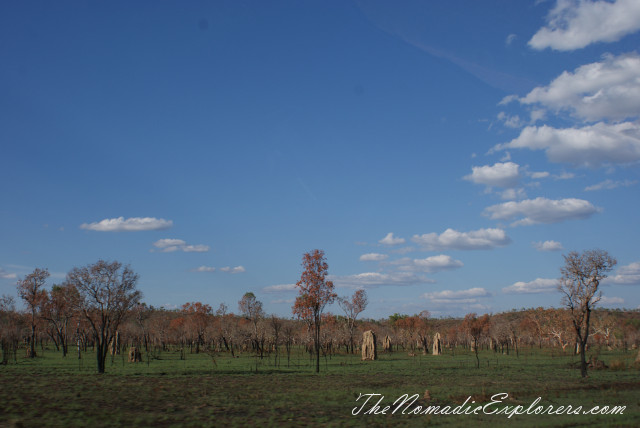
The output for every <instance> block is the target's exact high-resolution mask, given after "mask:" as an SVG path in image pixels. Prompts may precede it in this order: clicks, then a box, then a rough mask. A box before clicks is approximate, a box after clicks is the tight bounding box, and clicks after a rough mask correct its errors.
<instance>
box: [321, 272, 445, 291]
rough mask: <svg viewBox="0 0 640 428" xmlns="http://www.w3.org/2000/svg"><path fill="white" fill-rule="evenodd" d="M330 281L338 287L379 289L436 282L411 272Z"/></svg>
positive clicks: (341, 277)
mask: <svg viewBox="0 0 640 428" xmlns="http://www.w3.org/2000/svg"><path fill="white" fill-rule="evenodd" d="M328 279H329V280H331V281H333V283H334V284H335V285H336V286H337V287H344V288H367V287H378V286H384V285H414V284H426V283H433V282H435V281H434V280H432V279H430V278H426V277H424V276H421V275H416V274H414V273H410V272H394V273H380V272H365V273H359V274H356V275H346V276H333V275H330V276H329V277H328Z"/></svg>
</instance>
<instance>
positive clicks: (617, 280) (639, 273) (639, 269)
mask: <svg viewBox="0 0 640 428" xmlns="http://www.w3.org/2000/svg"><path fill="white" fill-rule="evenodd" d="M605 282H606V283H607V284H621V285H636V284H640V262H633V263H629V264H628V265H626V266H621V267H619V268H618V270H617V271H616V274H615V275H614V276H611V277H609V278H606V279H605Z"/></svg>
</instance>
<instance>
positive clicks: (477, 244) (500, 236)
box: [411, 229, 511, 251]
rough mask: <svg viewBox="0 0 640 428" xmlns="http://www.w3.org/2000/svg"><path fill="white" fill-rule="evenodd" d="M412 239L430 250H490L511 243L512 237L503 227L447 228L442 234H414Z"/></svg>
mask: <svg viewBox="0 0 640 428" xmlns="http://www.w3.org/2000/svg"><path fill="white" fill-rule="evenodd" d="M411 240H412V241H413V242H415V243H417V244H420V245H421V246H422V247H423V248H424V249H426V250H429V251H444V250H488V249H491V248H495V247H504V246H505V245H508V244H510V243H511V239H510V238H509V237H508V236H507V234H506V233H505V231H504V230H502V229H478V230H472V231H470V232H458V231H457V230H454V229H447V230H445V231H444V232H442V233H441V234H440V235H438V234H437V233H426V234H424V235H414V236H413V238H412V239H411Z"/></svg>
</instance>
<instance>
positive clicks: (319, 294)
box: [293, 250, 337, 373]
mask: <svg viewBox="0 0 640 428" xmlns="http://www.w3.org/2000/svg"><path fill="white" fill-rule="evenodd" d="M302 266H303V267H304V271H303V272H302V276H301V277H300V281H298V282H297V283H296V287H298V289H299V293H300V295H299V296H298V297H296V302H295V304H294V306H293V314H294V315H297V316H298V317H299V318H303V319H307V320H310V321H312V322H313V326H314V331H315V335H314V336H315V351H316V373H319V372H320V321H321V316H322V311H324V308H325V306H326V305H327V304H330V303H333V301H334V300H335V298H336V297H337V294H336V293H334V291H333V290H334V286H333V282H331V281H327V279H326V278H327V271H328V270H329V265H328V264H327V262H326V260H325V257H324V251H322V250H313V251H311V252H308V253H305V254H304V256H303V257H302Z"/></svg>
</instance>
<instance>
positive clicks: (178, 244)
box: [151, 239, 209, 253]
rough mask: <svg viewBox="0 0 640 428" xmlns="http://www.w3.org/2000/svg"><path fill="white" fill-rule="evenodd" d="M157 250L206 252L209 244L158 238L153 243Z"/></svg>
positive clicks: (162, 251)
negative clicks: (190, 243)
mask: <svg viewBox="0 0 640 428" xmlns="http://www.w3.org/2000/svg"><path fill="white" fill-rule="evenodd" d="M153 246H154V247H156V250H153V249H152V250H151V251H158V252H160V253H172V252H175V251H184V252H185V253H206V252H207V251H209V246H208V245H202V244H200V245H187V243H186V242H185V241H183V240H182V239H158V240H157V241H156V242H154V243H153Z"/></svg>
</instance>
